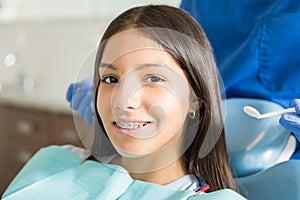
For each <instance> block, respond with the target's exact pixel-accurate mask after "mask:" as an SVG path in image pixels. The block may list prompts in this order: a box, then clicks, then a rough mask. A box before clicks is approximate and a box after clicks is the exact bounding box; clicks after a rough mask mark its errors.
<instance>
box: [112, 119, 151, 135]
mask: <svg viewBox="0 0 300 200" xmlns="http://www.w3.org/2000/svg"><path fill="white" fill-rule="evenodd" d="M150 123H151V122H149V121H123V120H117V121H115V122H113V125H114V126H115V127H116V129H117V132H118V133H120V134H121V135H129V136H135V135H140V134H141V132H140V131H141V130H142V129H143V128H144V127H146V126H147V125H148V124H150Z"/></svg>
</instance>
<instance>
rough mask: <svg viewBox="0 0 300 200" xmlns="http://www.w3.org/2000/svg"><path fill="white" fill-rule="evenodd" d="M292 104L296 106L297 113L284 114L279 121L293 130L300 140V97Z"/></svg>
mask: <svg viewBox="0 0 300 200" xmlns="http://www.w3.org/2000/svg"><path fill="white" fill-rule="evenodd" d="M292 106H293V107H295V108H296V113H286V114H283V115H282V116H281V118H280V120H279V123H280V124H281V125H282V126H283V127H285V128H286V129H288V130H290V131H291V132H293V133H294V135H295V136H296V138H297V139H298V141H300V99H294V100H293V101H292Z"/></svg>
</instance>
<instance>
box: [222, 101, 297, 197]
mask: <svg viewBox="0 0 300 200" xmlns="http://www.w3.org/2000/svg"><path fill="white" fill-rule="evenodd" d="M246 105H249V106H253V107H254V108H257V109H258V110H259V111H260V112H261V113H267V112H271V111H276V110H279V109H282V107H281V106H280V105H278V104H276V103H273V102H270V101H266V100H259V99H248V98H231V99H227V100H225V108H226V109H225V111H226V112H225V132H226V140H227V150H228V155H229V161H230V166H231V169H232V172H233V175H234V177H235V182H236V184H237V186H238V189H239V192H240V193H241V194H242V195H243V196H245V197H246V198H247V199H249V200H268V199H271V200H279V199H280V200H282V199H288V200H294V199H295V200H296V199H297V200H300V160H289V159H290V157H291V156H292V154H293V152H294V151H295V149H296V139H295V137H294V136H293V135H291V134H290V132H289V131H288V130H286V129H284V128H283V127H282V126H281V125H280V124H279V122H278V120H279V117H271V118H266V119H260V120H259V119H255V118H252V117H249V116H247V115H246V114H245V113H244V112H243V107H244V106H246Z"/></svg>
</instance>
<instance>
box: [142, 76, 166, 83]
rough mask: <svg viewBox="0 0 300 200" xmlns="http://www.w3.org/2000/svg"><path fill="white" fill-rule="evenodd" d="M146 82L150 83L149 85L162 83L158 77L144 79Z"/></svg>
mask: <svg viewBox="0 0 300 200" xmlns="http://www.w3.org/2000/svg"><path fill="white" fill-rule="evenodd" d="M146 81H147V82H150V83H156V82H161V81H163V79H162V78H160V77H158V76H149V77H148V78H147V79H146Z"/></svg>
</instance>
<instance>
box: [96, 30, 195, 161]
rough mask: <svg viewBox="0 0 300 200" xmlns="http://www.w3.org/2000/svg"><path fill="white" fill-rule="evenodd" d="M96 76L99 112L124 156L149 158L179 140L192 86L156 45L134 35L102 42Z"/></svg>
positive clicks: (112, 140) (124, 35)
mask: <svg viewBox="0 0 300 200" xmlns="http://www.w3.org/2000/svg"><path fill="white" fill-rule="evenodd" d="M99 75H100V85H99V88H98V96H97V111H98V113H99V115H100V117H101V120H102V122H103V126H104V128H105V131H106V133H107V135H108V137H109V139H110V141H111V142H112V144H113V145H114V147H115V148H116V150H117V151H118V152H119V153H120V154H121V155H122V156H128V157H134V156H139V155H145V154H150V153H153V152H155V151H157V150H159V149H161V148H163V147H165V146H166V145H168V144H171V143H172V141H174V140H176V138H177V139H178V137H180V135H181V133H182V132H183V129H184V124H185V121H186V117H187V114H188V112H191V111H192V108H191V106H190V105H191V104H190V87H189V84H188V81H187V79H186V76H185V74H184V72H183V70H182V69H181V68H180V66H179V65H178V64H177V63H176V61H175V60H174V59H173V58H172V56H171V55H170V54H168V53H167V52H166V51H165V50H163V49H162V48H161V47H159V46H158V44H157V43H155V42H153V41H152V40H151V39H149V38H147V37H145V36H143V35H142V34H140V33H138V32H137V31H129V32H122V33H120V34H118V35H115V36H114V37H112V38H111V39H110V40H109V42H108V43H107V44H106V47H105V50H104V53H103V57H102V60H101V63H100V66H99ZM176 144H177V146H176V147H175V148H179V145H178V143H176Z"/></svg>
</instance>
